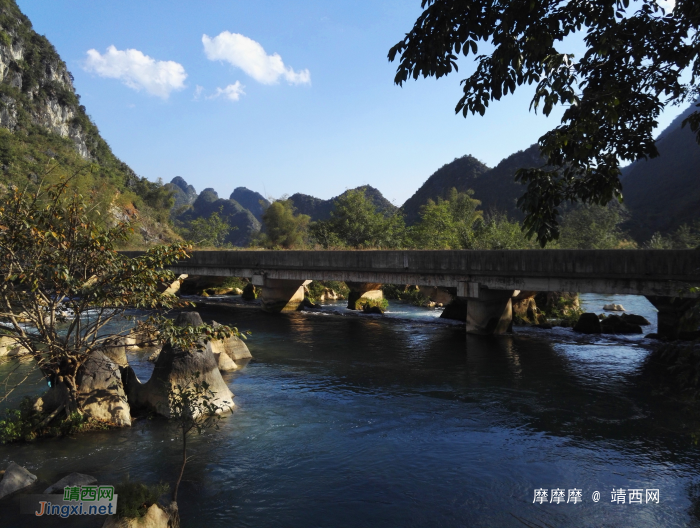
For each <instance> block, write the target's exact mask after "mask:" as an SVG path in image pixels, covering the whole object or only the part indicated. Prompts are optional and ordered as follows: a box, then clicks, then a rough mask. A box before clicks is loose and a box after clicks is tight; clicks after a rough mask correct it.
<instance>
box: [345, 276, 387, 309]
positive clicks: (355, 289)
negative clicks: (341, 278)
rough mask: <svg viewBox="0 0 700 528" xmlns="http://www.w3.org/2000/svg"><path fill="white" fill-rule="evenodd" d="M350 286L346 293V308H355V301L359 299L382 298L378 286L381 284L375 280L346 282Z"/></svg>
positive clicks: (382, 295) (382, 294)
mask: <svg viewBox="0 0 700 528" xmlns="http://www.w3.org/2000/svg"><path fill="white" fill-rule="evenodd" d="M345 284H347V285H348V288H350V293H349V294H348V310H357V303H358V301H359V300H360V299H371V300H379V299H383V298H384V293H383V292H382V290H380V288H381V287H382V285H381V284H378V283H376V282H346V283H345Z"/></svg>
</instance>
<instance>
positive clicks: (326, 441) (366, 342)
mask: <svg viewBox="0 0 700 528" xmlns="http://www.w3.org/2000/svg"><path fill="white" fill-rule="evenodd" d="M608 302H617V303H620V304H623V305H624V306H625V308H627V309H628V311H630V312H633V313H639V314H641V315H645V316H646V317H647V318H648V319H650V320H651V321H653V322H654V324H655V322H656V317H655V312H654V309H653V308H652V307H651V305H649V303H648V302H647V301H646V300H645V299H643V298H637V297H629V296H599V295H587V296H583V303H584V307H585V309H586V310H590V311H595V312H602V305H603V304H605V303H608ZM200 311H201V313H202V315H203V317H204V318H205V319H206V320H212V319H213V320H216V321H219V322H221V323H227V324H233V325H236V326H238V327H239V328H240V329H245V330H250V331H251V332H252V336H251V338H250V340H249V342H248V344H249V347H250V350H251V352H252V354H253V356H254V359H253V360H252V361H251V362H250V363H249V364H248V365H247V367H246V368H245V369H243V370H241V371H238V372H235V373H231V374H225V375H224V378H225V379H226V381H227V382H228V383H229V386H230V387H231V389H232V391H233V392H234V393H235V395H236V397H235V402H236V406H237V407H236V410H235V411H234V413H233V414H232V415H231V416H230V417H228V418H226V419H224V420H223V421H222V422H221V429H220V430H218V431H212V432H208V433H206V434H204V435H203V436H200V437H195V438H193V440H192V443H191V445H192V449H191V452H192V454H195V455H196V456H195V458H194V459H192V460H191V461H190V462H189V464H188V466H187V469H186V471H185V479H184V482H183V484H182V487H181V491H180V501H179V502H180V508H181V514H182V521H183V526H185V527H187V526H206V527H207V528H213V527H219V526H220V527H229V526H238V527H268V526H269V527H299V528H311V527H338V528H339V527H353V528H355V527H358V526H377V527H380V526H381V527H453V526H455V527H456V526H531V527H532V526H536V527H552V526H557V527H558V526H688V525H691V526H693V525H697V524H698V523H697V520H696V518H695V516H694V514H693V508H694V504H695V503H694V501H693V499H694V497H695V496H694V492H693V489H694V488H693V484H694V483H695V482H696V481H698V480H700V478H699V473H698V470H699V468H700V453H699V451H698V447H697V446H696V444H695V443H694V438H695V436H694V435H693V433H694V432H695V431H698V430H700V427H699V426H698V424H697V423H696V421H695V420H694V419H693V418H692V417H691V416H688V415H687V413H684V412H682V411H680V410H679V409H678V408H677V407H676V405H675V404H674V402H672V401H670V400H669V399H668V398H665V397H663V396H660V395H657V394H655V393H654V392H653V391H652V390H650V387H649V386H648V385H646V384H645V382H644V381H643V377H642V376H640V373H641V369H642V365H643V363H644V360H645V358H646V357H647V355H648V353H649V349H648V348H647V347H648V345H644V344H643V343H644V339H643V337H641V336H633V337H622V336H602V337H587V336H580V335H576V334H574V333H573V332H572V331H571V330H569V329H555V330H553V331H544V330H537V329H524V328H516V332H515V334H514V335H513V336H506V337H498V338H479V337H473V336H467V335H466V334H465V332H464V328H463V326H462V325H452V324H445V323H444V321H442V322H441V321H440V320H438V319H437V317H438V316H439V311H438V310H427V309H422V308H416V307H412V306H407V305H402V304H392V305H391V307H390V310H389V312H388V313H387V315H386V316H384V317H380V316H358V315H350V314H348V313H347V310H345V309H344V308H343V306H342V303H330V304H328V305H326V306H324V308H323V311H322V312H321V313H295V314H291V315H267V314H264V313H262V312H260V311H259V310H256V309H251V308H241V307H238V308H220V307H215V308H202V309H201V310H200ZM645 330H646V332H651V331H654V330H655V327H647V328H646V329H645ZM647 341H648V340H647ZM146 357H147V354H135V355H132V356H131V358H130V360H131V363H132V364H133V365H134V367H135V368H136V370H137V372H138V374H139V377H140V378H141V379H142V380H144V379H147V378H148V376H149V375H150V371H151V369H152V365H151V364H150V363H148V362H147V361H146ZM12 365H13V366H15V365H16V363H12ZM9 368H11V366H10V364H5V365H2V366H0V370H1V371H0V375H3V374H4V373H5V372H7V369H9ZM40 388H41V385H40V384H39V383H37V384H35V385H30V386H27V387H25V388H23V391H24V392H25V393H26V392H31V391H37V390H39V389H40ZM22 394H23V392H18V393H17V395H16V398H19V397H20V396H21V395H22ZM16 398H15V402H16ZM178 448H179V444H178V442H177V440H176V437H175V431H174V429H173V427H172V426H171V425H169V424H168V423H166V422H165V421H161V420H153V421H149V420H141V421H136V422H135V423H134V425H133V426H132V427H131V428H127V429H124V430H119V431H111V432H104V433H91V434H83V435H77V436H75V437H71V438H64V439H58V440H55V439H54V440H44V441H37V442H34V443H31V444H15V445H5V446H0V467H3V468H4V467H5V466H6V465H7V463H8V461H10V460H14V461H15V462H17V463H19V464H21V465H23V466H25V467H27V468H28V469H29V470H30V471H32V472H33V473H35V474H37V475H38V477H39V480H40V481H42V482H43V484H41V485H37V487H39V488H41V490H43V487H46V486H48V485H49V484H50V483H53V482H54V481H55V480H57V479H58V478H59V477H61V476H63V475H65V474H67V473H69V472H72V471H78V472H81V473H87V474H91V475H94V476H95V477H97V478H98V479H99V482H100V483H104V484H111V483H117V482H119V481H120V480H122V479H123V478H124V477H125V476H126V475H128V476H129V477H130V478H131V479H132V480H142V481H145V482H149V483H155V482H158V481H159V480H163V481H167V482H173V481H174V480H175V478H176V473H177V469H178V464H179V459H180V456H181V454H180V451H179V450H178ZM536 488H546V489H548V490H550V489H552V488H562V489H565V490H568V489H572V488H579V489H581V490H582V495H583V502H582V503H581V504H575V505H574V504H571V503H569V504H566V503H563V504H533V498H534V490H535V489H536ZM613 488H615V489H619V488H623V489H625V490H626V489H651V488H658V489H659V490H660V503H659V504H641V505H636V504H635V505H630V504H617V503H611V491H612V490H613ZM41 490H39V491H41ZM594 491H599V492H600V494H601V499H600V502H598V503H594V502H593V501H592V498H591V497H592V494H593V492H594ZM17 511H18V508H17V505H16V502H13V501H11V500H10V501H7V500H5V501H0V525H1V526H53V525H57V524H60V525H62V526H68V525H70V526H74V525H75V526H77V525H81V526H99V525H101V522H102V520H99V519H80V520H79V521H76V520H69V521H68V522H58V520H55V519H54V520H49V519H45V518H42V519H34V518H31V517H30V516H20V515H19V514H18V513H17Z"/></svg>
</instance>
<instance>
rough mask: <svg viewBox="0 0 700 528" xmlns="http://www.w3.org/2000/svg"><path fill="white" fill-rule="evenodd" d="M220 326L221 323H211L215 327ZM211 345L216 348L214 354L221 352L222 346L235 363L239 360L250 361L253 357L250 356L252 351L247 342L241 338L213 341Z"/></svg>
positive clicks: (233, 337)
mask: <svg viewBox="0 0 700 528" xmlns="http://www.w3.org/2000/svg"><path fill="white" fill-rule="evenodd" d="M218 324H219V323H217V322H216V321H212V323H211V325H212V326H213V327H216V326H218ZM211 343H212V346H213V347H214V348H212V351H213V352H215V353H217V352H218V350H219V349H218V347H219V346H222V347H223V350H224V351H225V352H226V353H227V354H228V356H229V357H230V358H231V359H232V360H233V361H236V360H237V359H250V358H252V357H253V356H252V355H251V354H250V350H248V347H247V346H246V344H245V342H244V341H243V340H242V339H241V338H240V337H237V336H231V337H227V338H225V339H222V340H221V341H212V342H211ZM219 343H220V345H219Z"/></svg>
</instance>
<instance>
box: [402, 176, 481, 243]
mask: <svg viewBox="0 0 700 528" xmlns="http://www.w3.org/2000/svg"><path fill="white" fill-rule="evenodd" d="M472 196H474V191H472V190H471V189H470V190H468V191H467V192H463V193H460V192H457V189H455V188H454V187H453V188H452V189H451V190H450V192H449V193H448V195H447V198H446V199H443V198H438V199H437V202H435V201H433V200H428V203H427V204H425V205H423V206H422V207H421V210H420V221H419V222H418V224H417V225H416V226H415V227H414V228H413V232H412V235H413V245H415V246H416V247H419V248H421V249H463V248H465V247H468V246H469V240H470V239H471V238H472V236H473V232H472V228H473V226H474V224H475V223H476V222H477V220H479V219H481V218H482V217H483V213H482V211H480V210H479V209H478V207H479V205H481V202H480V201H479V200H475V199H474V198H472Z"/></svg>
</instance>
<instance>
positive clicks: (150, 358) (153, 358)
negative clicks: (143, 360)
mask: <svg viewBox="0 0 700 528" xmlns="http://www.w3.org/2000/svg"><path fill="white" fill-rule="evenodd" d="M161 350H162V349H161V348H159V349H158V350H156V351H155V352H153V354H151V355H150V356H148V361H150V362H151V363H155V362H156V361H158V356H160V351H161Z"/></svg>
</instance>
